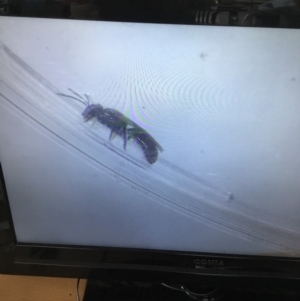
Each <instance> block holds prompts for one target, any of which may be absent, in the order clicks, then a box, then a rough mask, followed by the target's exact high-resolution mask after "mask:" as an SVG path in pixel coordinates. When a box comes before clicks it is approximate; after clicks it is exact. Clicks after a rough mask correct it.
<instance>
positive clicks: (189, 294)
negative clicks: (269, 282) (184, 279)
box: [161, 283, 218, 300]
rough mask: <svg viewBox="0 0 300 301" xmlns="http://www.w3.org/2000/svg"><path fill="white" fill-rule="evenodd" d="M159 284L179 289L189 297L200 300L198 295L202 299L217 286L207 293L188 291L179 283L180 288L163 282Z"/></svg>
mask: <svg viewBox="0 0 300 301" xmlns="http://www.w3.org/2000/svg"><path fill="white" fill-rule="evenodd" d="M161 284H162V285H163V286H165V287H167V288H169V289H172V290H175V291H181V292H183V293H185V294H187V295H188V296H189V297H191V298H193V299H195V300H200V299H199V297H201V299H202V300H203V298H207V297H209V296H210V295H212V294H214V293H215V292H216V291H217V290H218V288H215V289H213V290H212V291H210V292H208V293H195V292H192V291H190V290H189V289H188V288H187V287H185V286H184V285H181V286H180V288H177V287H174V286H171V285H167V284H165V283H161Z"/></svg>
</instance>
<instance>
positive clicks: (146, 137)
mask: <svg viewBox="0 0 300 301" xmlns="http://www.w3.org/2000/svg"><path fill="white" fill-rule="evenodd" d="M69 91H71V92H72V93H73V94H74V95H75V96H76V97H75V96H72V95H67V94H63V93H58V95H60V96H64V97H68V98H72V99H75V100H77V101H79V102H80V103H82V104H83V105H85V109H84V111H83V112H82V116H83V119H84V122H88V121H90V120H93V119H96V120H97V121H98V122H100V123H101V124H103V125H105V126H107V127H108V128H109V129H110V130H111V132H110V135H109V140H112V139H113V138H114V137H115V136H116V135H118V136H120V137H121V138H122V139H123V148H124V150H126V146H127V142H128V141H129V140H130V139H132V140H134V141H135V142H136V143H137V144H138V145H139V146H140V147H141V149H142V151H143V153H144V156H145V159H146V160H147V162H148V163H150V164H153V163H155V162H156V161H157V158H158V153H159V151H160V152H163V151H164V150H163V148H162V146H161V145H160V144H159V143H158V142H157V141H156V140H155V139H154V138H153V137H152V136H151V135H150V134H149V133H148V132H147V131H146V130H145V129H143V128H142V127H140V126H139V125H138V124H136V123H135V122H134V121H132V120H131V119H129V118H128V117H126V116H125V115H123V114H122V113H121V112H119V111H117V110H115V109H110V108H103V106H102V105H100V104H93V103H91V99H90V97H89V96H88V95H87V94H84V96H85V98H84V97H82V96H81V95H80V94H78V93H76V92H75V91H73V90H72V89H69Z"/></svg>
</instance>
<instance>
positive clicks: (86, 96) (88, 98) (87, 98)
mask: <svg viewBox="0 0 300 301" xmlns="http://www.w3.org/2000/svg"><path fill="white" fill-rule="evenodd" d="M84 96H85V98H86V100H87V103H88V105H90V104H91V96H90V95H88V94H84Z"/></svg>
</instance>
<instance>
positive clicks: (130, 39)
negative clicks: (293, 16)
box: [0, 17, 300, 271]
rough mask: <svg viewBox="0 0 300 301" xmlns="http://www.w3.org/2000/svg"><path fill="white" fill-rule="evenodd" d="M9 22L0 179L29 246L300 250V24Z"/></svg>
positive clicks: (288, 256)
mask: <svg viewBox="0 0 300 301" xmlns="http://www.w3.org/2000/svg"><path fill="white" fill-rule="evenodd" d="M0 28H1V31H0V43H1V44H0V64H1V66H0V162H1V168H2V173H3V177H2V180H3V181H2V182H3V183H2V184H3V187H4V186H5V191H6V193H5V194H6V196H7V201H8V204H9V208H10V212H11V222H12V223H13V228H14V233H15V242H16V245H17V246H20V247H22V246H23V251H24V248H25V249H26V247H28V248H30V247H32V248H34V247H35V246H44V247H45V248H46V247H49V248H54V247H55V248H60V249H61V250H64V248H69V249H70V250H72V249H73V250H79V249H80V250H83V249H85V248H86V249H92V250H96V251H95V252H97V250H104V249H110V250H115V251H116V252H120V253H121V254H125V252H126V250H127V251H128V250H132V251H137V252H138V251H140V252H142V251H141V250H143V252H147V254H150V255H149V258H150V259H151V258H152V259H153V260H154V258H157V256H159V255H157V254H165V256H166V257H168V254H184V256H187V257H186V258H189V256H190V255H191V254H193V260H192V263H191V264H189V265H188V267H189V268H191V269H192V268H193V269H195V267H196V268H198V271H199V270H201V271H202V269H204V268H206V267H210V268H222V269H224V268H226V264H227V263H226V258H230V256H233V257H235V258H240V259H243V258H245V257H246V258H250V259H253V260H254V261H255V260H256V259H258V258H264V260H271V261H272V260H273V261H272V262H279V261H276V260H277V259H278V258H281V262H286V261H288V262H297V260H298V258H299V254H300V223H299V212H300V202H299V196H300V185H299V184H300V182H299V175H300V157H299V147H300V138H299V132H300V118H299V116H300V102H299V95H300V85H299V80H300V55H299V48H300V31H299V30H296V29H278V28H277V29H274V28H250V27H228V26H227V27H226V26H216V27H214V26H195V25H183V24H181V25H180V24H177V25H175V24H154V23H141V22H140V23H133V22H132V23H130V22H121V21H119V22H109V21H99V22H98V21H97V22H95V21H79V20H76V21H75V20H54V19H38V18H13V17H2V18H1V19H0ZM70 252H71V253H72V251H70ZM74 252H75V251H74ZM122 252H123V253H122ZM22 254H23V253H22ZM24 254H27V255H26V256H27V257H26V256H25V255H22V256H21V255H20V256H19V257H20V258H21V257H22V258H23V260H25V259H26V258H27V259H28V258H31V259H30V260H33V258H32V257H30V254H31V253H26V252H25V253H24ZM28 254H29V255H28ZM137 254H138V253H137ZM140 254H142V253H140ZM155 254H156V255H155ZM155 256H156V257H155ZM50 257H51V256H50ZM212 258H213V259H212ZM224 258H225V259H224ZM44 259H45V260H47V259H48V258H47V256H46V257H44ZM30 260H29V261H30ZM293 260H294V261H293ZM99 261H100V259H99ZM113 261H114V260H113V259H111V262H113ZM77 263H78V262H77ZM81 263H82V262H80V261H79V265H80V264H81ZM86 263H88V260H86V261H85V264H86ZM82 264H83V263H82ZM147 264H148V265H149V266H151V260H150V261H149V262H148V263H147ZM173 265H174V266H176V264H175V263H174V262H173ZM236 265H237V266H238V265H239V261H236ZM231 267H233V266H231Z"/></svg>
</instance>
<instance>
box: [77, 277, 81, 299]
mask: <svg viewBox="0 0 300 301" xmlns="http://www.w3.org/2000/svg"><path fill="white" fill-rule="evenodd" d="M79 283H80V278H77V285H76V294H77V301H80V296H79Z"/></svg>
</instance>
